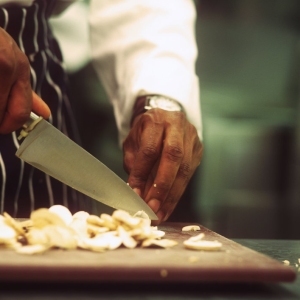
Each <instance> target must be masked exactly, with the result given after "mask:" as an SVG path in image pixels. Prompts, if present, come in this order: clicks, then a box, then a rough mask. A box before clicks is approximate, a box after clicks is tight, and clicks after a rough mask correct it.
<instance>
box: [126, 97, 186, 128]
mask: <svg viewBox="0 0 300 300" xmlns="http://www.w3.org/2000/svg"><path fill="white" fill-rule="evenodd" d="M154 97H155V98H156V97H157V98H164V99H169V100H171V101H172V102H176V103H178V106H179V107H180V110H178V111H184V110H183V107H182V106H181V104H180V103H179V102H178V101H176V100H174V99H172V98H169V97H166V96H162V95H145V96H141V97H138V98H137V100H136V102H135V104H134V107H133V113H132V117H131V122H130V125H132V122H133V120H134V119H135V117H136V116H138V115H139V114H142V113H145V112H146V111H147V110H149V109H152V107H151V106H149V100H150V99H151V98H154Z"/></svg>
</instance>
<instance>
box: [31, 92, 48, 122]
mask: <svg viewBox="0 0 300 300" xmlns="http://www.w3.org/2000/svg"><path fill="white" fill-rule="evenodd" d="M32 110H33V111H34V112H35V113H36V114H37V115H39V116H41V117H43V118H44V119H48V118H49V117H50V114H51V111H50V108H49V106H48V105H47V104H46V103H45V102H44V101H43V100H42V98H41V97H39V96H38V95H37V94H36V93H35V92H34V91H32Z"/></svg>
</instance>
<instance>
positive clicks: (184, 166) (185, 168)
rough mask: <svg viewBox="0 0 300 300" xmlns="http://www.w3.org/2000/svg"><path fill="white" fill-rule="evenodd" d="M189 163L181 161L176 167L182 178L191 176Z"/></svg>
mask: <svg viewBox="0 0 300 300" xmlns="http://www.w3.org/2000/svg"><path fill="white" fill-rule="evenodd" d="M191 173H192V170H191V165H190V164H189V163H181V164H180V167H179V169H178V176H179V177H181V178H184V179H187V180H188V179H189V178H190V177H191Z"/></svg>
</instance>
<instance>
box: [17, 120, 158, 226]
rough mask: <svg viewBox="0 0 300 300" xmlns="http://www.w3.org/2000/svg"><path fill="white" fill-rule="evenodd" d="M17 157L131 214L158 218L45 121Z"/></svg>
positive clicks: (87, 154) (115, 177) (103, 167)
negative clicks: (141, 212) (142, 212)
mask: <svg viewBox="0 0 300 300" xmlns="http://www.w3.org/2000/svg"><path fill="white" fill-rule="evenodd" d="M16 155H17V156H18V157H19V158H21V159H22V160H24V161H25V162H27V163H29V164H31V165H33V166H34V167H36V168H38V169H40V170H42V171H43V172H45V173H47V174H49V175H50V176H52V177H54V178H56V179H58V180H59V181H61V182H63V183H65V184H67V185H69V186H70V187H72V188H74V189H76V190H78V191H80V192H82V193H83V194H86V195H87V196H89V197H91V198H93V199H96V200H98V201H100V202H102V203H104V204H106V205H108V206H111V207H113V208H116V209H123V210H125V211H128V212H129V213H130V214H134V213H136V212H137V211H140V210H143V211H145V212H146V213H147V214H148V216H149V217H150V219H152V220H157V216H156V215H155V214H154V212H153V211H152V210H151V209H150V208H149V206H148V205H147V204H146V203H145V202H144V201H143V199H142V198H140V197H139V196H138V195H137V194H136V193H135V192H134V191H133V190H132V189H131V188H130V187H129V186H128V185H127V184H126V183H125V182H124V181H123V180H122V179H121V178H120V177H118V176H117V175H116V174H115V173H114V172H112V171H111V170H110V169H109V168H107V167H106V166H105V165H104V164H102V163H101V162H100V161H99V160H97V159H96V158H95V157H93V156H92V155H91V154H89V153H88V152H87V151H85V150H84V149H83V148H81V147H80V146H78V145H77V144H76V143H74V142H73V141H72V140H70V139H69V138H68V137H67V136H65V135H64V134H63V133H61V132H60V131H59V130H57V129H56V128H55V127H54V126H52V125H51V124H49V123H48V122H47V121H45V120H42V121H40V122H39V123H38V124H37V125H36V126H35V128H34V129H33V130H32V131H31V132H30V133H29V135H28V136H27V137H26V138H25V140H24V141H23V143H22V144H21V146H20V148H19V149H18V151H17V152H16Z"/></svg>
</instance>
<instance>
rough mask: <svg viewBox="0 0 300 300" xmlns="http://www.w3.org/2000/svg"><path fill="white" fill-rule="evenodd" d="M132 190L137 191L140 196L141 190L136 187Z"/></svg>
mask: <svg viewBox="0 0 300 300" xmlns="http://www.w3.org/2000/svg"><path fill="white" fill-rule="evenodd" d="M133 191H134V192H135V193H137V194H138V195H139V196H140V197H141V196H142V192H141V190H140V189H138V188H133Z"/></svg>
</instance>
